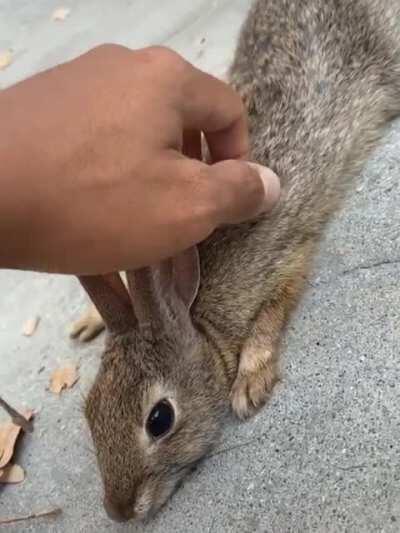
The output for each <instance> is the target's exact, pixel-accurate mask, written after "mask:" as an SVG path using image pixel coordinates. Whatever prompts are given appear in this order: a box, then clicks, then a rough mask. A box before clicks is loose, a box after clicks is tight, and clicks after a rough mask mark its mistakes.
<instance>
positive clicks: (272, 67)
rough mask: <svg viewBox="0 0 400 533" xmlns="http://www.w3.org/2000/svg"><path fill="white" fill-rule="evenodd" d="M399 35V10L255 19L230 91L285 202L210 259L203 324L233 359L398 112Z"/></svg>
mask: <svg viewBox="0 0 400 533" xmlns="http://www.w3.org/2000/svg"><path fill="white" fill-rule="evenodd" d="M399 27H400V2H398V1H397V0H305V1H304V2H299V1H298V0H280V1H279V2H276V1H275V0H259V1H257V2H256V3H255V5H254V6H253V8H252V9H251V11H250V14H249V16H248V18H247V21H246V22H245V24H244V26H243V29H242V33H241V37H240V40H239V44H238V47H237V51H236V56H235V59H234V63H233V65H232V68H231V81H232V84H233V85H234V86H235V87H236V89H237V90H238V91H239V92H240V93H241V94H242V96H243V99H244V101H245V103H246V106H247V108H248V113H249V118H250V130H251V146H252V158H253V159H254V160H256V161H258V162H260V163H263V164H265V165H268V166H270V167H271V168H272V169H273V170H275V172H276V173H277V174H278V175H279V176H280V178H281V180H282V189H283V190H282V198H281V202H280V204H279V206H278V207H277V208H276V209H275V210H274V212H273V213H272V214H271V215H269V216H266V217H263V218H261V219H260V220H259V221H257V222H253V223H248V224H243V225H241V226H237V227H232V228H224V229H222V230H220V231H218V232H216V233H215V234H214V235H213V236H212V237H211V238H210V239H208V241H206V242H205V243H204V244H203V245H202V246H201V249H200V251H201V261H202V286H201V289H200V293H199V297H198V300H197V303H196V306H195V309H194V316H195V320H197V321H198V323H199V324H201V325H202V326H203V329H206V330H208V333H209V335H210V336H211V337H212V336H213V332H215V334H216V335H217V336H218V335H220V334H221V333H222V335H223V337H224V339H230V340H229V342H230V343H231V346H232V347H233V348H232V349H237V347H238V346H240V343H241V342H243V339H244V338H245V337H246V334H247V333H248V330H249V325H250V324H251V322H252V320H253V319H254V318H255V316H256V314H257V312H258V310H259V309H260V307H261V305H263V304H264V303H265V302H267V301H268V300H269V299H270V298H271V297H272V296H273V291H274V288H275V285H276V273H277V271H279V270H281V269H282V266H284V265H285V264H286V263H288V262H290V261H293V257H294V256H296V253H297V251H298V250H299V247H300V246H301V245H302V244H305V243H309V242H311V243H313V242H316V241H317V240H318V237H319V234H320V232H321V230H322V228H323V226H324V224H325V222H326V221H327V220H328V219H329V216H330V215H331V213H332V212H333V211H334V210H335V209H336V208H337V206H338V204H339V201H340V199H341V198H342V196H343V192H344V190H345V189H346V186H347V185H348V184H349V182H351V178H352V177H354V175H355V174H356V173H357V172H359V170H360V169H361V167H362V165H363V163H364V162H365V160H366V158H367V156H368V154H369V153H370V150H371V149H372V148H373V146H374V144H375V143H376V141H377V140H378V138H379V135H380V133H381V129H382V126H383V125H384V124H385V122H387V121H388V120H389V119H390V118H391V117H393V116H395V115H397V114H398V112H399V111H400V57H399V55H400V31H399V29H398V28H399Z"/></svg>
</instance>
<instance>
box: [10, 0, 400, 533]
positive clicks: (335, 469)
mask: <svg viewBox="0 0 400 533" xmlns="http://www.w3.org/2000/svg"><path fill="white" fill-rule="evenodd" d="M248 5H249V2H248V1H245V0H228V1H222V0H220V1H218V0H216V1H212V0H191V1H190V2H188V1H187V0H175V1H173V2H172V1H171V2H165V1H162V0H152V2H149V1H148V0H132V1H127V0H116V1H114V2H110V1H107V0H96V1H94V0H86V1H85V2H83V1H77V0H75V1H74V0H71V1H70V2H68V3H66V4H65V7H68V8H69V9H70V14H69V16H68V17H67V18H66V19H65V20H64V21H59V22H55V21H53V20H52V19H51V14H52V12H53V10H54V9H55V8H58V7H61V6H62V4H59V3H57V2H54V1H51V0H36V1H35V2H32V1H28V0H18V1H16V0H0V50H7V49H12V51H13V63H12V64H11V65H10V66H9V67H8V68H7V69H6V70H4V71H1V72H0V87H5V86H7V85H9V84H11V83H14V82H16V81H18V80H20V79H23V78H25V77H27V76H28V75H30V74H33V73H35V72H37V71H39V70H42V69H44V68H46V67H50V66H52V65H55V64H57V63H58V62H61V61H63V60H66V59H68V58H72V57H73V56H76V55H77V54H79V53H80V52H83V51H85V50H86V49H88V48H89V47H91V46H93V45H95V44H98V43H101V42H118V43H123V44H126V45H128V46H131V47H141V46H144V45H148V44H155V43H164V44H167V45H169V46H171V47H173V48H175V49H176V50H178V51H180V52H181V53H183V54H184V55H185V56H186V57H187V58H188V59H189V60H191V61H193V62H194V63H196V64H197V65H199V66H200V67H202V68H203V69H206V70H209V71H211V72H213V73H215V74H218V75H222V74H223V72H224V71H225V70H226V68H227V66H228V64H229V61H230V59H231V57H232V53H233V48H234V43H235V39H236V36H237V31H238V28H239V25H240V23H241V21H242V20H243V18H244V16H245V13H246V10H247V8H248ZM27 127H29V125H27ZM399 183H400V122H395V123H393V124H392V125H391V126H390V127H389V128H388V131H387V135H386V137H385V139H384V141H383V143H382V144H381V146H380V147H379V149H378V150H377V151H376V153H375V154H374V156H373V157H372V158H371V160H370V162H369V163H368V165H367V167H366V169H365V171H364V172H363V175H362V176H361V177H360V180H359V183H358V187H357V190H356V191H355V192H354V194H353V195H352V196H351V198H349V200H348V202H347V206H346V208H345V209H344V211H343V213H342V214H341V215H340V216H339V217H337V219H336V221H334V223H333V224H332V225H331V226H330V228H329V231H328V232H327V236H326V239H325V241H324V243H323V245H322V247H321V252H320V255H319V257H318V259H317V261H316V265H315V269H314V274H313V276H312V278H311V280H310V284H309V287H308V290H307V292H306V295H305V297H304V299H303V301H302V304H301V305H300V307H299V308H298V311H297V313H296V315H295V317H294V319H293V320H292V322H291V324H290V327H289V328H288V331H287V334H286V337H285V341H284V355H283V362H282V374H283V381H282V383H281V384H280V386H279V387H278V388H277V390H276V393H275V395H274V398H273V400H272V401H271V403H270V404H269V406H268V407H267V408H266V409H264V410H263V411H262V413H260V414H259V415H258V416H257V417H256V418H255V419H253V420H252V421H250V422H248V423H246V424H238V423H236V422H230V423H228V425H227V427H226V428H225V431H224V436H223V440H222V441H221V444H220V447H219V453H218V454H217V455H214V456H213V457H212V458H210V459H208V460H207V461H205V462H204V464H202V465H201V466H200V467H199V468H198V469H197V471H196V472H195V473H194V474H193V475H192V476H191V477H190V478H188V479H187V481H186V482H185V484H184V486H183V487H182V488H181V489H180V490H179V491H178V492H177V494H176V495H175V497H174V498H173V499H172V500H171V501H170V503H169V504H168V505H167V507H166V508H165V509H164V510H163V511H162V512H161V513H160V514H159V515H158V516H157V517H156V519H155V520H153V521H152V522H150V523H149V524H147V525H135V524H127V525H116V524H114V523H112V522H110V521H109V520H108V518H107V517H106V516H105V514H104V512H103V509H102V507H101V505H100V498H101V484H100V480H99V476H98V473H97V469H96V464H95V459H94V457H93V454H92V452H91V443H90V439H89V435H88V431H87V429H86V426H85V422H84V420H83V416H82V411H81V407H82V403H83V401H82V398H83V396H84V394H85V393H86V391H87V390H88V387H89V386H90V383H91V381H92V379H93V376H94V374H95V372H96V368H97V365H98V362H99V354H100V353H101V347H102V344H103V338H100V339H98V340H96V341H95V342H93V343H91V344H86V345H79V344H77V343H74V342H72V341H70V340H69V338H68V335H67V330H68V324H69V322H70V321H71V320H72V319H74V318H75V317H76V316H77V315H79V313H80V312H81V310H82V308H83V307H84V305H85V303H86V301H85V297H84V295H83V294H82V291H81V290H80V287H79V286H78V283H77V282H76V281H75V280H74V279H73V278H69V277H62V276H48V275H39V274H31V273H22V272H12V271H3V272H1V273H0V294H1V298H0V391H1V394H2V395H3V396H4V397H5V398H7V399H8V401H9V402H10V403H12V404H13V405H15V406H18V407H21V406H23V405H27V406H30V407H33V408H34V409H36V410H37V411H38V415H37V417H36V424H35V431H34V433H33V434H32V435H25V436H24V437H23V439H22V440H21V442H20V444H19V446H18V449H17V461H18V462H19V463H20V464H21V465H22V466H23V467H24V468H25V470H26V473H27V478H26V480H25V482H24V483H23V484H21V485H14V486H11V485H9V486H0V518H6V517H13V516H20V515H26V514H30V513H31V512H35V511H36V512H40V511H44V510H47V509H51V508H53V507H61V508H62V509H63V514H62V516H60V517H57V518H55V519H52V520H50V519H41V520H36V521H27V522H21V523H19V524H16V525H14V526H8V527H4V529H6V530H7V531H35V532H47V531H51V532H85V533H86V532H88V533H90V532H103V531H115V532H124V531H132V532H142V531H143V532H154V533H158V532H163V533H168V532H172V531H174V532H182V533H183V532H210V533H214V532H235V531H238V532H241V533H246V532H249V533H253V532H268V533H270V532H272V533H275V532H276V533H281V532H282V533H286V532H299V533H304V532H309V531H317V532H324V533H325V532H332V533H333V532H335V533H336V532H357V533H362V532H398V531H400V482H399V481H400V453H399V451H400V444H399V443H400V410H399V405H400V386H399V377H400V363H399V361H398V359H399V357H398V352H399V340H400V327H399V326H400V308H399V307H400V306H399V304H400V288H399V282H398V281H399V273H400V247H399V240H400V209H399V208H398V206H399V204H400V187H399ZM35 315H39V316H40V317H41V322H40V325H39V328H38V330H37V333H36V334H35V335H34V336H33V337H30V338H27V337H24V336H23V335H22V333H21V331H22V327H23V324H24V322H25V321H26V320H27V319H28V318H30V317H32V316H35ZM68 360H71V361H74V362H77V363H79V365H80V374H81V378H80V381H79V383H78V384H77V385H76V386H75V388H73V389H72V390H70V391H67V392H65V393H64V394H62V396H61V397H60V398H57V397H55V396H54V395H52V394H51V393H50V392H48V391H47V390H46V388H47V385H48V382H49V376H50V374H51V372H52V371H53V370H54V369H55V368H56V367H57V366H58V365H59V364H61V363H64V362H66V361H68ZM0 417H3V414H0ZM5 418H6V417H5V415H4V419H5Z"/></svg>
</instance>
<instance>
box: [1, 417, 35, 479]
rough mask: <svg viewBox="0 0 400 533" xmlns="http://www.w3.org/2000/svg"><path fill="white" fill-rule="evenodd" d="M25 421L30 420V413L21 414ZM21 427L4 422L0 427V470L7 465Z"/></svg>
mask: <svg viewBox="0 0 400 533" xmlns="http://www.w3.org/2000/svg"><path fill="white" fill-rule="evenodd" d="M23 415H24V417H25V418H26V420H30V418H32V415H33V412H32V411H25V412H24V413H23ZM21 429H22V428H21V426H19V425H17V424H14V423H13V422H5V423H4V424H1V425H0V468H3V467H4V466H6V465H7V464H8V462H9V461H10V459H11V457H12V456H13V453H14V447H15V443H16V441H17V438H18V435H19V434H20V431H21Z"/></svg>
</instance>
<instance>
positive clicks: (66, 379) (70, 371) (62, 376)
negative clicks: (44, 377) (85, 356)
mask: <svg viewBox="0 0 400 533" xmlns="http://www.w3.org/2000/svg"><path fill="white" fill-rule="evenodd" d="M78 379H79V374H78V370H77V367H76V365H72V364H71V365H67V366H64V367H62V368H57V370H55V371H54V372H53V374H52V376H51V379H50V387H49V388H50V391H51V392H54V394H60V393H61V391H62V390H63V389H70V388H71V387H72V386H73V385H75V383H76V382H77V381H78Z"/></svg>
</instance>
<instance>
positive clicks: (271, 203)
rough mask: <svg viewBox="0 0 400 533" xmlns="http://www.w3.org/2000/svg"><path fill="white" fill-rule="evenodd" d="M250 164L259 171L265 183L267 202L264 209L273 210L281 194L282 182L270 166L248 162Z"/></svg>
mask: <svg viewBox="0 0 400 533" xmlns="http://www.w3.org/2000/svg"><path fill="white" fill-rule="evenodd" d="M248 164H249V165H250V166H251V167H252V168H254V170H256V171H257V172H258V174H259V176H260V178H261V180H262V182H263V184H264V189H265V203H264V209H263V211H271V209H272V208H273V207H275V205H276V204H277V203H278V201H279V198H280V196H281V182H280V180H279V178H278V176H277V175H276V174H275V172H272V170H271V169H270V168H268V167H264V166H263V165H259V164H258V163H253V162H248Z"/></svg>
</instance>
